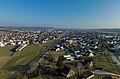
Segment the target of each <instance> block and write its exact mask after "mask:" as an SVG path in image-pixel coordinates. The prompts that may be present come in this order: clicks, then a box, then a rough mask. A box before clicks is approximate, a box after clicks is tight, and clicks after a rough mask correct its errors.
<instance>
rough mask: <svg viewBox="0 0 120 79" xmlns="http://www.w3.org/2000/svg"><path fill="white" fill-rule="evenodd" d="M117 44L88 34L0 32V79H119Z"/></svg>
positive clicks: (114, 37)
mask: <svg viewBox="0 0 120 79" xmlns="http://www.w3.org/2000/svg"><path fill="white" fill-rule="evenodd" d="M119 41H120V35H119V33H107V32H106V33H102V32H95V31H89V30H88V31H83V30H79V31H78V30H77V31H76V30H56V29H46V30H42V29H40V30H36V31H35V30H34V31H33V30H29V31H28V30H10V31H8V30H4V31H3V30H2V31H0V53H1V55H0V63H1V67H0V68H1V70H0V76H1V77H0V78H2V79H4V78H10V79H34V78H36V79H99V78H100V79H109V78H110V79H119V78H120V75H119V74H120V71H119V69H120V67H119V66H120V56H119V55H120V54H119V53H118V52H119V51H120V43H119ZM6 71H7V73H6ZM5 73H6V74H5Z"/></svg>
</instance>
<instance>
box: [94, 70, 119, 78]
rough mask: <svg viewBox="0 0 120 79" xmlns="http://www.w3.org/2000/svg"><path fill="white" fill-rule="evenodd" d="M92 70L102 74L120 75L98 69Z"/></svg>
mask: <svg viewBox="0 0 120 79" xmlns="http://www.w3.org/2000/svg"><path fill="white" fill-rule="evenodd" d="M92 72H93V73H95V74H101V75H114V76H118V77H120V75H118V74H114V73H111V72H107V71H102V70H96V71H92Z"/></svg>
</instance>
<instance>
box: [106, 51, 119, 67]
mask: <svg viewBox="0 0 120 79" xmlns="http://www.w3.org/2000/svg"><path fill="white" fill-rule="evenodd" d="M108 53H109V55H110V56H111V58H112V60H113V61H114V62H115V63H116V65H118V66H120V62H119V60H118V59H117V58H116V57H115V56H114V54H112V53H111V52H109V51H108Z"/></svg>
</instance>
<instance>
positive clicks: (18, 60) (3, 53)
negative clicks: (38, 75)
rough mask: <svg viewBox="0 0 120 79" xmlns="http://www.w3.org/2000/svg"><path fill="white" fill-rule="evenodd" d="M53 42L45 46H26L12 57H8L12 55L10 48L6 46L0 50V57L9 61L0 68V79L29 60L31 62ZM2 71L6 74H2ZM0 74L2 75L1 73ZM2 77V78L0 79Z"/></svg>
mask: <svg viewBox="0 0 120 79" xmlns="http://www.w3.org/2000/svg"><path fill="white" fill-rule="evenodd" d="M52 43H53V41H48V42H47V43H45V44H36V45H28V46H27V47H25V48H24V49H23V50H21V51H20V52H16V53H14V54H13V56H10V54H11V53H12V52H11V51H10V49H12V48H13V47H12V46H7V47H3V48H0V57H9V58H10V59H9V60H8V61H7V62H6V63H5V64H4V65H3V66H2V68H1V70H0V79H4V78H5V77H6V75H9V74H11V73H12V72H14V70H15V69H16V68H17V69H19V68H20V67H22V66H24V65H25V64H26V63H28V62H29V61H30V60H32V59H33V58H34V57H35V56H37V55H38V54H39V53H40V52H41V51H42V50H44V49H45V48H47V47H48V46H49V45H50V44H52ZM4 71H5V72H6V73H4ZM1 72H2V73H1ZM2 77H3V78H2Z"/></svg>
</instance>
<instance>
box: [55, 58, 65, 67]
mask: <svg viewBox="0 0 120 79" xmlns="http://www.w3.org/2000/svg"><path fill="white" fill-rule="evenodd" d="M56 66H58V67H59V69H62V68H63V67H64V62H63V60H62V58H61V57H59V58H58V61H57V64H56Z"/></svg>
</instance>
